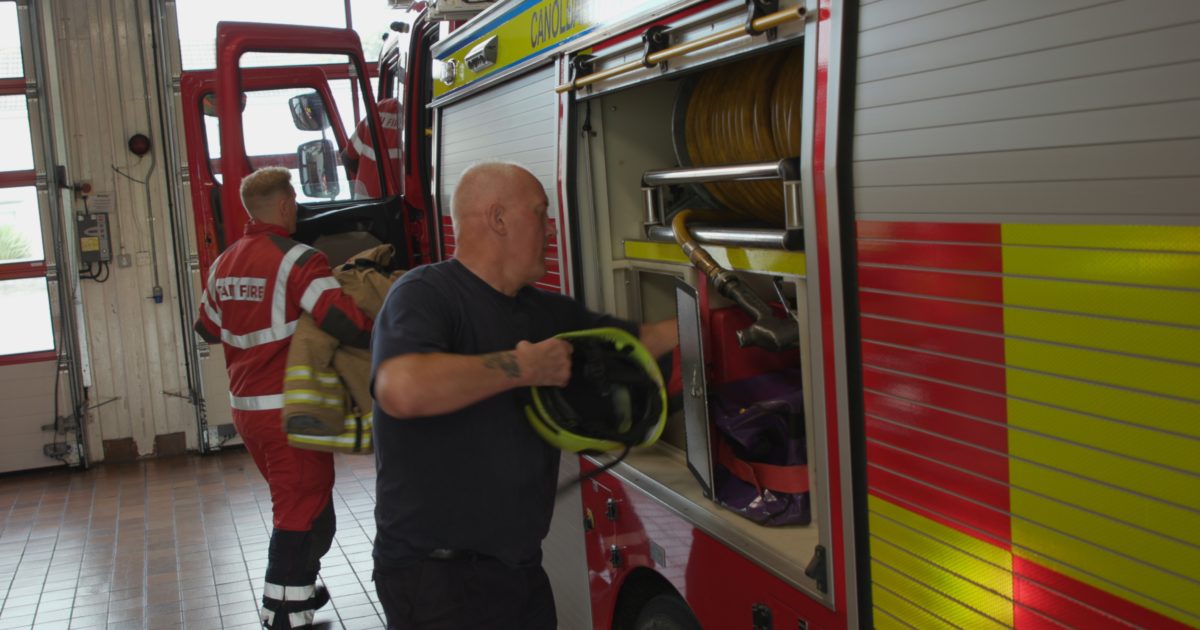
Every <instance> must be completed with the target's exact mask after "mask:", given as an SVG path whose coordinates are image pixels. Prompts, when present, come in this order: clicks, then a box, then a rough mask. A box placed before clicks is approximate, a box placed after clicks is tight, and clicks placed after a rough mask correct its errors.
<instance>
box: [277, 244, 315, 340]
mask: <svg viewBox="0 0 1200 630" xmlns="http://www.w3.org/2000/svg"><path fill="white" fill-rule="evenodd" d="M310 249H312V248H311V247H309V246H308V245H301V244H300V243H296V244H295V245H294V246H292V248H291V249H289V250H288V252H287V253H286V254H284V255H283V260H281V261H279V271H278V272H276V274H275V295H274V296H272V298H271V328H272V329H275V328H278V327H279V326H282V325H284V324H286V323H287V285H288V282H287V281H288V277H289V276H291V275H292V268H293V267H295V266H296V260H297V259H298V258H300V257H301V256H303V255H304V253H305V252H307V251H308V250H310Z"/></svg>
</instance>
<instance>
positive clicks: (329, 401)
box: [283, 389, 342, 409]
mask: <svg viewBox="0 0 1200 630" xmlns="http://www.w3.org/2000/svg"><path fill="white" fill-rule="evenodd" d="M283 402H284V403H285V404H288V405H312V406H314V407H328V408H330V409H341V408H342V397H341V396H326V395H324V394H322V393H321V392H318V391H314V390H311V389H289V390H288V391H286V392H284V393H283Z"/></svg>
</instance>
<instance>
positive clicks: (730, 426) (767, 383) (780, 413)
mask: <svg viewBox="0 0 1200 630" xmlns="http://www.w3.org/2000/svg"><path fill="white" fill-rule="evenodd" d="M800 378H801V377H800V370H798V369H787V370H781V371H778V372H770V373H767V374H763V375H760V376H755V377H753V378H748V379H745V380H742V381H738V382H735V383H728V384H726V385H722V386H720V387H718V388H716V392H715V393H714V395H713V396H712V397H711V398H710V409H709V417H710V418H711V420H712V422H713V425H714V426H715V428H716V431H715V433H716V445H715V448H714V449H713V450H714V455H715V457H714V460H715V462H714V465H713V474H714V483H713V485H714V492H713V496H714V497H715V498H716V500H717V502H718V503H720V504H721V505H724V506H725V507H727V508H729V509H731V510H733V511H735V512H737V513H738V514H741V515H742V516H744V517H746V518H748V519H750V520H752V521H754V522H755V523H758V524H760V525H808V524H809V523H810V522H811V521H812V509H811V506H810V503H809V493H808V466H807V464H808V458H807V454H806V452H805V443H804V433H803V426H804V425H803V416H804V400H803V394H802V392H801V385H800V383H801V380H800Z"/></svg>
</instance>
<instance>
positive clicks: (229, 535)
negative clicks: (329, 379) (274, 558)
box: [0, 448, 383, 630]
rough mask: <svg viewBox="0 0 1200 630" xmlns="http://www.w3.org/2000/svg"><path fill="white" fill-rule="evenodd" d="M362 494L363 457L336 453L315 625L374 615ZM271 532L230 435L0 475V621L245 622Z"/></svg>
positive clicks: (259, 492) (203, 625) (15, 624)
mask: <svg viewBox="0 0 1200 630" xmlns="http://www.w3.org/2000/svg"><path fill="white" fill-rule="evenodd" d="M374 494H375V466H374V460H373V458H371V457H363V456H357V457H352V456H338V459H337V483H336V485H335V487H334V508H335V511H336V513H337V521H338V532H337V537H336V538H335V540H334V543H333V548H332V549H331V550H330V551H329V554H327V555H326V556H325V559H324V561H323V565H324V566H323V569H322V571H321V577H322V579H323V580H324V582H325V584H326V585H327V586H328V587H329V590H330V592H331V593H332V594H333V601H332V602H331V603H330V605H328V606H326V607H325V608H323V609H321V610H320V611H318V613H317V621H318V622H322V621H323V622H327V623H328V626H327V627H331V628H345V629H347V630H358V629H364V628H382V627H383V621H382V618H381V613H382V610H381V609H380V607H379V603H378V599H377V597H376V595H375V589H374V585H373V584H372V583H371V539H372V537H373V536H374V532H375V522H374V516H373V509H374V505H375V500H374ZM270 531H271V498H270V495H269V493H268V492H267V486H266V482H264V481H263V479H262V476H261V475H260V474H259V473H258V470H257V469H256V468H255V467H254V463H253V462H252V461H251V459H250V456H249V455H248V454H247V453H246V452H245V450H243V449H241V448H234V449H228V450H225V451H222V452H220V453H217V454H214V455H209V456H204V457H200V456H197V455H185V456H180V457H175V458H168V459H156V460H147V461H143V462H137V463H129V464H101V465H99V466H97V467H95V468H93V469H91V470H87V471H83V472H72V471H67V470H52V471H39V472H31V473H21V474H16V475H8V476H5V477H0V630H8V629H11V628H37V629H38V630H43V629H46V630H53V629H58V628H64V629H65V628H138V627H142V628H154V629H158V628H196V629H203V630H208V629H215V628H237V629H239V630H241V629H243V628H244V629H246V630H251V629H254V628H258V627H259V625H258V612H257V610H258V605H257V602H258V600H259V595H260V590H261V588H262V576H263V571H264V569H265V567H266V561H267V541H268V538H269V536H270Z"/></svg>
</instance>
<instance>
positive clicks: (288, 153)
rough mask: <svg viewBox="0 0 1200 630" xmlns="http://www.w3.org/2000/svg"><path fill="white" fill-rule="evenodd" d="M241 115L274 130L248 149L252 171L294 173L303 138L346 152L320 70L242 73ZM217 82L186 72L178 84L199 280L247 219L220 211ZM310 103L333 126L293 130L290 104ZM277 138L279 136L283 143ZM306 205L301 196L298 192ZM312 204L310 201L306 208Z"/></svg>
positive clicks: (237, 212)
mask: <svg viewBox="0 0 1200 630" xmlns="http://www.w3.org/2000/svg"><path fill="white" fill-rule="evenodd" d="M242 87H243V90H244V92H243V97H242V99H241V102H242V110H243V112H245V111H247V110H249V111H250V112H251V115H253V116H254V117H255V118H256V119H258V120H266V121H268V124H271V123H273V124H274V125H275V126H276V127H278V126H282V129H281V130H282V131H283V133H282V134H280V133H271V132H277V131H280V129H278V128H272V129H267V130H265V131H267V132H268V133H267V134H262V135H263V136H264V141H260V142H257V143H255V144H256V145H257V146H256V147H255V148H252V149H250V151H249V153H250V155H249V163H250V167H251V169H254V168H261V167H263V166H286V167H288V168H289V169H292V170H296V169H297V168H298V165H299V164H298V158H297V154H296V148H295V147H296V146H298V145H299V144H302V143H303V141H304V140H308V139H309V138H308V137H307V136H309V135H313V136H316V138H321V137H327V138H329V139H330V140H331V141H332V142H333V143H334V146H335V147H336V148H337V149H338V150H339V151H344V150H345V147H346V146H347V143H348V139H347V137H346V132H345V130H344V129H343V127H342V124H341V121H340V120H339V111H338V106H337V101H336V99H335V98H334V94H333V90H332V88H331V85H330V81H329V77H328V75H327V73H326V72H325V71H323V70H322V69H321V68H319V67H313V66H308V67H300V68H275V67H271V68H251V69H246V70H245V71H244V72H243V86H242ZM216 91H217V76H216V72H213V71H197V72H187V73H185V74H184V75H183V76H182V77H181V79H180V92H181V100H182V102H183V110H184V111H183V120H184V134H185V138H186V140H187V151H188V164H189V165H191V167H190V173H189V175H190V181H191V192H192V209H193V218H194V222H195V228H196V244H197V252H198V259H199V263H200V268H201V272H202V273H201V276H200V277H201V280H202V281H204V280H205V279H207V277H208V275H207V270H208V267H209V265H211V264H212V262H213V260H215V259H216V257H217V255H218V254H220V253H221V251H222V250H224V249H225V247H226V246H228V245H229V243H230V242H232V240H233V239H236V238H237V236H238V235H240V234H241V231H242V227H243V226H244V225H245V223H246V220H247V217H246V214H245V213H244V212H243V211H242V210H241V209H240V207H239V208H237V209H235V211H234V212H232V213H227V212H225V211H224V210H223V208H222V206H221V189H222V183H223V179H224V174H223V170H224V169H223V168H222V167H223V165H222V161H221V145H220V132H219V122H218V120H219V119H218V117H217V104H216ZM292 99H296V101H297V102H301V101H302V102H304V103H308V104H309V106H310V107H311V106H312V105H313V104H314V103H315V102H317V101H319V102H320V107H322V108H324V111H326V112H329V114H330V115H329V119H330V120H331V121H332V122H331V124H330V125H329V127H328V128H326V129H322V130H320V133H317V132H316V131H308V132H305V131H303V130H298V129H295V128H294V126H293V123H292V122H291V119H290V117H289V114H288V109H287V108H288V107H289V101H292ZM279 136H283V137H282V138H281V137H279ZM297 193H298V198H299V199H301V200H304V199H305V197H304V195H303V191H297ZM309 202H311V198H309V199H308V201H305V203H309Z"/></svg>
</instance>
